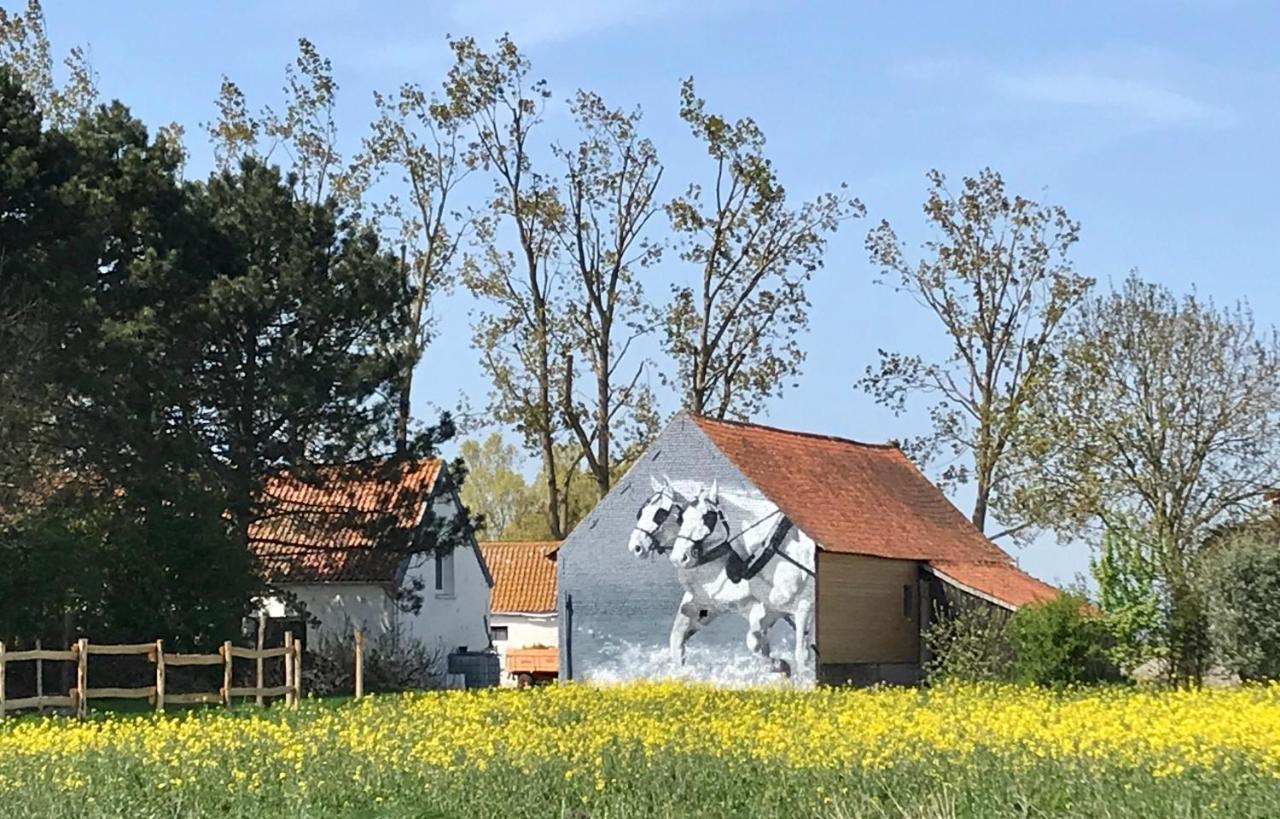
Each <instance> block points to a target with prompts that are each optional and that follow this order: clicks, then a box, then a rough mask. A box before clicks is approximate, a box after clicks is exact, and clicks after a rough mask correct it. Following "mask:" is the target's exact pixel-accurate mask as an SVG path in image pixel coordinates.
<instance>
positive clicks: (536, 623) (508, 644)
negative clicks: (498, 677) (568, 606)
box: [489, 614, 560, 686]
mask: <svg viewBox="0 0 1280 819" xmlns="http://www.w3.org/2000/svg"><path fill="white" fill-rule="evenodd" d="M489 626H490V628H499V627H505V628H506V630H507V639H505V640H494V641H493V647H494V650H496V651H497V652H498V663H499V666H500V667H501V669H502V684H503V685H507V686H511V685H515V684H516V681H515V680H514V679H512V678H511V675H509V674H507V649H509V648H528V647H529V646H546V647H548V648H555V647H556V641H557V640H558V639H559V637H560V634H559V629H558V628H557V626H556V616H555V615H554V614H491V615H490V616H489Z"/></svg>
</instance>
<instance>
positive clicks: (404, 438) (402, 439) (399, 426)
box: [396, 364, 413, 455]
mask: <svg viewBox="0 0 1280 819" xmlns="http://www.w3.org/2000/svg"><path fill="white" fill-rule="evenodd" d="M412 391H413V365H412V364H410V365H409V368H408V370H407V371H406V372H405V374H404V378H403V383H402V384H401V385H400V394H399V395H398V396H397V400H398V401H399V406H398V407H397V408H396V454H397V455H403V454H404V453H405V451H406V450H408V448H409V417H410V409H409V396H410V394H411V393H412Z"/></svg>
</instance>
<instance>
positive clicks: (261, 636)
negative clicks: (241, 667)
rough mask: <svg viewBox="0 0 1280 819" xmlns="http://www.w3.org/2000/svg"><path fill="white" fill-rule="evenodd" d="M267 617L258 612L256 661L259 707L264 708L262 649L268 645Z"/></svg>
mask: <svg viewBox="0 0 1280 819" xmlns="http://www.w3.org/2000/svg"><path fill="white" fill-rule="evenodd" d="M266 630H267V615H266V612H261V611H260V612H258V659H257V660H256V661H255V665H256V670H257V672H258V678H257V683H258V696H257V702H258V706H259V707H262V705H263V703H264V702H265V700H264V699H263V696H262V688H263V680H264V677H263V674H262V649H263V647H264V646H265V645H266Z"/></svg>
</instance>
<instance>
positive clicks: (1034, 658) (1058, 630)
mask: <svg viewBox="0 0 1280 819" xmlns="http://www.w3.org/2000/svg"><path fill="white" fill-rule="evenodd" d="M1005 633H1006V635H1007V636H1008V639H1009V642H1010V643H1012V645H1013V653H1014V662H1013V671H1014V676H1015V678H1017V679H1019V680H1022V681H1025V682H1034V683H1038V684H1040V685H1070V684H1072V683H1087V682H1101V681H1104V680H1117V679H1119V678H1120V673H1119V670H1118V669H1117V668H1116V666H1115V664H1114V663H1113V662H1112V661H1111V658H1110V655H1109V648H1110V643H1111V638H1110V632H1109V631H1108V629H1107V623H1106V620H1105V619H1104V618H1103V617H1102V616H1101V615H1100V614H1098V613H1097V612H1096V611H1095V610H1094V609H1093V607H1092V606H1091V605H1090V604H1089V601H1088V600H1086V599H1085V598H1084V597H1082V596H1080V595H1078V594H1075V593H1072V592H1063V593H1062V594H1060V595H1058V596H1057V597H1055V598H1054V599H1052V600H1049V601H1046V602H1043V603H1035V604H1032V605H1028V606H1023V607H1022V608H1020V609H1018V611H1017V612H1015V613H1014V614H1013V616H1012V617H1010V618H1009V623H1008V626H1007V627H1006V629H1005Z"/></svg>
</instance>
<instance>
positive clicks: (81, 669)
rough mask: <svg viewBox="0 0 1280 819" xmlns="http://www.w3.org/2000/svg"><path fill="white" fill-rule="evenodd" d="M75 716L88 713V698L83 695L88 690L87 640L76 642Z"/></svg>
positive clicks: (83, 715)
mask: <svg viewBox="0 0 1280 819" xmlns="http://www.w3.org/2000/svg"><path fill="white" fill-rule="evenodd" d="M74 648H75V651H76V716H78V717H85V716H87V715H88V713H89V698H88V697H86V696H85V694H86V693H87V692H88V690H89V638H88V637H81V638H80V639H79V640H76V644H75V646H74Z"/></svg>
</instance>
